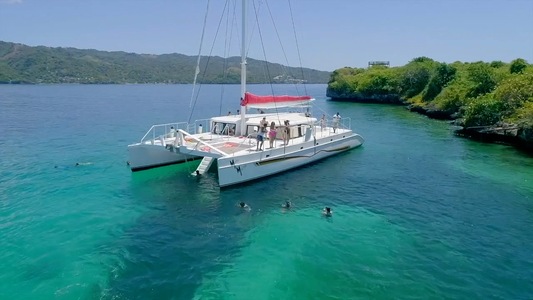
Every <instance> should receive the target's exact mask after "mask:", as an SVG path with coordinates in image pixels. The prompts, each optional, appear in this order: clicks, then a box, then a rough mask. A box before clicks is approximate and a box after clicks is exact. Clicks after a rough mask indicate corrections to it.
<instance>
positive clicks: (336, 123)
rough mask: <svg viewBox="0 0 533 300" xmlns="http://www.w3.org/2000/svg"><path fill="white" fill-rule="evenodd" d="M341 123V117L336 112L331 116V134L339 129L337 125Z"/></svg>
mask: <svg viewBox="0 0 533 300" xmlns="http://www.w3.org/2000/svg"><path fill="white" fill-rule="evenodd" d="M340 122H341V115H340V114H339V113H338V112H337V113H336V114H334V115H333V133H335V131H336V130H337V128H339V123H340Z"/></svg>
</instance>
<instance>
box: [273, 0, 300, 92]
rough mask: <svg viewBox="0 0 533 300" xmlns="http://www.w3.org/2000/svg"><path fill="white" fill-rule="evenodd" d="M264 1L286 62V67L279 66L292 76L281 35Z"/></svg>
mask: <svg viewBox="0 0 533 300" xmlns="http://www.w3.org/2000/svg"><path fill="white" fill-rule="evenodd" d="M265 3H266V7H267V9H268V13H269V15H270V20H271V21H272V25H273V26H274V31H275V32H276V36H277V37H278V42H279V45H280V47H281V52H282V53H283V57H284V58H285V63H286V64H287V67H285V66H283V65H282V66H281V67H282V69H283V71H284V72H286V73H289V75H290V76H292V73H291V72H290V64H289V59H288V58H287V52H286V51H285V48H284V47H283V43H282V42H281V37H280V36H279V31H278V27H277V26H276V22H275V21H274V17H273V16H272V11H271V10H270V6H269V5H268V1H266V0H265ZM295 87H296V92H297V93H298V94H300V93H299V92H298V86H296V85H295Z"/></svg>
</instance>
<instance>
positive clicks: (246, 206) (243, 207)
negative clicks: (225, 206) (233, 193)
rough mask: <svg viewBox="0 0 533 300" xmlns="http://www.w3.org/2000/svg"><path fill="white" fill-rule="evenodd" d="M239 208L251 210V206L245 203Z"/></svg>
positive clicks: (240, 204)
mask: <svg viewBox="0 0 533 300" xmlns="http://www.w3.org/2000/svg"><path fill="white" fill-rule="evenodd" d="M239 206H240V208H242V209H245V210H250V209H251V208H250V206H248V204H246V203H244V202H241V203H239Z"/></svg>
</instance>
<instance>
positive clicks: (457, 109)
mask: <svg viewBox="0 0 533 300" xmlns="http://www.w3.org/2000/svg"><path fill="white" fill-rule="evenodd" d="M326 94H327V96H328V97H330V98H331V100H333V101H353V102H362V103H384V104H397V105H405V106H406V107H407V108H408V109H409V110H411V111H414V112H418V113H421V114H424V115H427V116H428V117H430V118H436V119H442V120H450V122H451V123H453V124H454V125H456V126H458V129H457V130H456V131H455V132H456V134H457V135H459V136H464V137H468V138H473V139H478V140H482V141H486V142H502V143H508V144H512V145H514V146H516V147H519V148H521V149H523V150H525V151H526V152H528V153H530V154H533V65H531V64H529V63H528V62H527V61H526V60H524V59H521V58H518V59H515V60H513V61H512V62H510V63H505V62H502V61H493V62H490V63H488V62H482V61H478V62H472V63H469V62H454V63H450V64H447V63H443V62H438V61H435V60H433V59H431V58H428V57H417V58H414V59H413V60H411V61H410V62H409V63H407V64H406V65H404V66H400V67H389V66H388V65H384V64H369V67H368V68H351V67H345V68H341V69H337V70H335V71H334V72H333V73H332V75H331V78H330V81H329V83H328V87H327V92H326Z"/></svg>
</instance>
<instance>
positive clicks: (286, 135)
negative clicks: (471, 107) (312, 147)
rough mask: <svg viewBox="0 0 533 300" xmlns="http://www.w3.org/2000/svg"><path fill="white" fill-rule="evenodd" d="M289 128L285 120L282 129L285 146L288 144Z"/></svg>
mask: <svg viewBox="0 0 533 300" xmlns="http://www.w3.org/2000/svg"><path fill="white" fill-rule="evenodd" d="M289 126H290V125H289V120H285V127H284V128H283V143H284V144H285V146H286V145H288V144H289V139H290V138H291V128H290V127H289Z"/></svg>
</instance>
